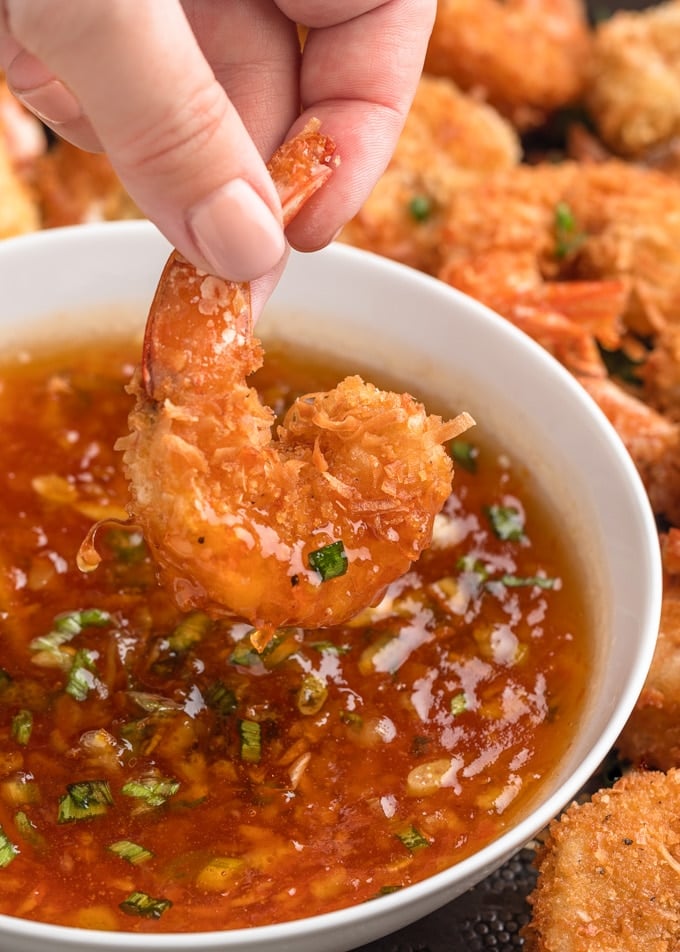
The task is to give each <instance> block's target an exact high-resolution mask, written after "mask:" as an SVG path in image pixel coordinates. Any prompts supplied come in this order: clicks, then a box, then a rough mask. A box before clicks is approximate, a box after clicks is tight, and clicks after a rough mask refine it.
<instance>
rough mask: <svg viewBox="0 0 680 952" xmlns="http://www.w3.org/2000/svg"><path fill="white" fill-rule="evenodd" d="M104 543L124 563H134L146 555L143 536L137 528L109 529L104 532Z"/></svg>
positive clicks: (140, 560)
mask: <svg viewBox="0 0 680 952" xmlns="http://www.w3.org/2000/svg"><path fill="white" fill-rule="evenodd" d="M105 541H106V544H107V545H108V546H109V548H110V549H111V551H112V552H113V555H114V556H115V558H116V559H117V560H118V562H122V563H124V564H125V565H135V564H137V563H138V562H142V561H143V560H144V559H145V558H146V555H147V548H146V543H145V542H144V536H143V535H142V533H141V532H140V531H139V530H138V529H133V530H132V531H129V530H127V529H110V530H109V531H108V532H107V533H106V539H105Z"/></svg>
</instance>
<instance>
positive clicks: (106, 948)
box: [0, 222, 661, 952]
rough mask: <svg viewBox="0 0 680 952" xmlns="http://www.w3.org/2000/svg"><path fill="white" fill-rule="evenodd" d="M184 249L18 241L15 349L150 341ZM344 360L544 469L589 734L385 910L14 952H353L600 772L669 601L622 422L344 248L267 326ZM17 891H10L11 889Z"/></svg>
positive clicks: (3, 257) (499, 330) (296, 289)
mask: <svg viewBox="0 0 680 952" xmlns="http://www.w3.org/2000/svg"><path fill="white" fill-rule="evenodd" d="M167 252H168V246H167V244H166V242H165V241H164V239H162V238H161V237H160V235H159V234H158V232H157V231H156V230H155V229H154V228H153V227H152V226H150V225H149V224H148V223H145V222H125V223H116V224H107V225H88V226H79V227H78V228H73V229H62V230H55V231H48V232H42V233H39V234H37V235H32V236H27V237H22V238H18V239H13V240H10V241H6V242H3V243H0V289H1V297H0V346H2V347H3V348H7V347H17V346H22V347H23V346H26V347H28V348H29V349H30V347H31V346H32V344H31V342H32V341H36V340H40V341H44V340H45V339H48V338H50V339H51V338H52V337H53V336H55V337H64V336H70V335H72V334H81V335H85V336H89V337H91V336H93V335H95V334H98V333H104V334H107V333H111V331H112V330H113V329H114V326H115V325H116V324H120V323H121V321H123V322H126V323H127V322H130V321H131V322H133V323H136V324H137V325H139V326H141V325H142V322H143V319H144V316H145V313H146V310H147V308H148V304H149V302H150V300H151V296H152V294H153V290H154V288H155V284H156V281H157V278H158V275H159V273H160V269H161V266H162V263H163V262H164V260H165V257H166V255H167ZM261 329H262V330H263V331H267V330H270V331H275V332H276V333H277V335H278V336H284V337H288V338H290V339H291V340H303V341H304V342H305V343H306V344H309V343H318V345H319V346H320V347H323V348H324V349H326V350H328V348H329V347H332V348H334V349H335V350H336V351H337V352H339V353H340V354H342V355H343V356H345V357H347V358H348V359H350V360H355V361H359V362H360V364H361V367H362V368H365V367H366V366H367V365H368V366H369V367H370V366H371V365H372V366H374V367H376V368H378V369H386V370H387V371H388V372H390V373H396V374H398V376H399V377H401V378H402V379H412V380H413V381H414V382H415V383H414V387H413V389H414V390H417V391H418V392H419V395H420V393H425V394H434V395H437V400H438V402H442V403H444V404H448V405H449V408H450V409H463V408H464V409H467V410H469V411H470V412H471V413H472V414H473V415H474V416H475V417H476V418H477V420H478V422H479V423H480V425H483V426H484V428H485V429H487V430H489V431H490V432H493V433H496V434H497V435H498V436H499V437H500V438H501V440H502V441H503V442H504V443H505V445H506V446H507V447H508V449H510V450H511V451H512V453H513V455H515V456H521V457H523V458H524V459H525V460H527V461H528V463H529V466H530V468H531V469H532V471H533V472H534V473H535V474H536V475H537V477H538V479H539V482H540V483H541V484H542V485H543V486H544V488H545V490H546V492H547V494H548V495H549V497H550V499H551V502H552V504H553V506H554V510H555V513H556V516H557V518H558V519H559V520H560V522H561V524H562V525H563V526H564V531H565V533H566V534H567V536H568V538H570V540H571V542H572V544H573V545H574V546H576V547H577V551H578V553H579V556H580V558H582V559H583V560H584V565H585V568H586V577H587V578H588V579H589V580H590V596H591V599H592V603H593V608H594V613H595V616H596V627H597V628H598V631H599V635H600V638H599V641H598V644H597V646H596V650H595V660H594V671H593V677H592V683H591V686H590V692H589V698H588V700H587V703H586V710H585V711H584V718H583V725H582V729H581V730H580V733H579V734H578V736H577V737H575V738H574V741H573V743H572V745H571V747H570V749H569V751H568V752H567V755H566V757H565V758H564V759H563V761H562V763H561V764H560V765H559V766H558V767H557V769H556V771H555V774H554V776H553V777H552V778H550V779H549V781H548V782H547V784H546V785H545V786H544V787H543V789H542V791H541V793H540V797H539V799H538V801H537V802H536V803H535V804H534V805H533V806H534V808H533V812H531V813H530V815H528V816H526V817H525V818H524V819H523V820H521V821H520V822H519V823H518V825H517V826H516V827H515V828H513V829H511V830H509V831H508V832H506V833H505V834H504V835H503V836H502V837H501V838H500V839H498V840H497V841H496V842H494V843H492V844H491V845H490V846H488V847H486V848H485V849H483V850H481V851H480V852H479V853H478V854H477V855H475V856H472V857H470V858H468V859H466V860H464V861H462V862H461V863H459V864H458V865H456V866H454V867H452V868H450V869H449V870H446V871H444V872H442V873H439V874H438V875H436V876H433V877H431V878H430V879H428V880H426V881H424V882H421V883H418V884H416V885H414V886H410V887H408V888H405V889H402V890H400V891H399V892H396V893H393V894H391V895H388V896H385V897H383V898H381V899H380V900H376V901H374V902H370V903H364V904H362V905H360V906H355V907H353V908H349V909H344V910H341V911H338V912H333V913H330V914H328V915H324V916H318V917H314V918H310V919H305V920H301V921H298V922H291V923H285V924H282V925H273V926H267V927H264V928H256V929H252V930H237V931H231V932H230V931H226V932H212V933H194V934H190V935H152V934H121V933H103V932H91V931H88V930H76V929H66V928H61V927H56V926H49V925H43V924H37V923H31V922H27V921H23V920H20V919H14V918H11V917H8V916H0V949H2V950H7V952H57V950H59V952H67V950H68V952H76V950H81V952H82V950H95V949H96V950H102V952H123V950H125V952H151V950H159V952H160V950H164V952H172V950H177V952H178V950H186V952H189V950H191V952H208V950H232V952H233V950H237V949H238V950H248V952H273V950H276V952H343V950H348V949H351V948H355V947H356V946H358V945H361V944H363V943H366V942H369V941H371V940H372V939H375V938H377V937H378V936H381V935H385V934H387V933H389V932H392V931H394V930H396V929H398V928H400V927H401V926H403V925H405V924H406V923H408V922H411V921H413V920H415V919H417V918H419V917H421V916H424V915H426V914H427V913H428V912H431V911H432V910H434V909H436V908H437V907H439V906H441V905H443V904H445V903H446V902H448V901H449V900H451V899H452V898H454V897H455V896H457V895H459V894H461V893H462V892H463V891H465V890H466V889H468V888H470V887H471V886H473V885H474V884H475V883H477V882H478V881H480V880H481V879H482V878H484V877H485V876H486V875H487V874H488V873H489V872H491V871H492V870H493V869H495V868H496V867H498V866H499V865H500V864H501V863H502V862H504V861H505V860H506V859H507V858H508V857H510V856H511V855H512V854H513V853H514V852H515V851H516V850H518V849H519V848H521V847H522V846H523V845H524V844H525V843H526V841H527V840H529V839H530V838H531V837H532V836H533V835H534V834H535V833H537V832H538V831H539V830H540V829H541V828H542V827H543V826H544V825H545V824H546V823H547V822H548V821H549V820H550V819H551V818H552V817H553V816H554V815H555V814H557V813H558V812H559V810H560V809H561V808H562V807H563V806H564V805H565V804H566V803H567V802H568V801H569V800H570V799H571V798H572V797H573V796H574V795H575V794H576V793H577V792H578V790H579V789H580V787H581V786H582V785H583V784H584V783H585V781H586V780H587V779H588V778H589V777H590V776H591V775H592V774H593V773H594V772H595V770H596V769H597V767H598V766H599V764H600V762H601V760H602V759H603V758H604V756H605V755H606V753H607V752H608V750H609V749H610V747H611V746H612V745H613V743H614V741H615V739H616V737H617V735H618V733H619V732H620V730H621V728H622V727H623V725H624V723H625V721H626V719H627V717H628V715H629V713H630V711H631V709H632V707H633V704H634V702H635V699H636V697H637V695H638V694H639V691H640V689H641V687H642V683H643V680H644V677H645V675H646V672H647V670H648V667H649V664H650V661H651V657H652V653H653V648H654V642H655V638H656V632H657V629H658V620H659V612H660V600H661V575H660V565H659V555H658V542H657V536H656V530H655V527H654V522H653V519H652V516H651V513H650V510H649V506H648V503H647V498H646V495H645V492H644V489H643V488H642V485H641V483H640V480H639V479H638V476H637V473H636V472H635V470H634V467H633V465H632V463H631V462H630V459H629V457H628V455H627V453H626V451H625V450H624V449H623V447H622V445H621V444H620V442H619V441H618V438H617V437H616V436H615V434H614V433H613V430H612V429H611V428H610V426H609V424H608V423H607V421H606V420H605V418H604V416H603V415H602V414H601V413H600V412H599V411H598V410H597V409H596V408H595V407H594V405H593V404H592V403H591V401H590V399H589V398H588V397H587V396H586V395H585V394H584V393H583V392H582V390H581V388H580V387H579V386H578V385H577V384H576V383H575V382H574V381H573V380H572V379H571V377H570V376H569V375H568V374H567V373H566V372H565V371H563V370H562V368H561V367H560V366H559V365H558V364H557V363H556V362H555V361H553V360H552V359H551V358H550V357H548V356H547V355H546V354H545V353H544V352H543V351H542V350H541V349H540V348H539V347H538V346H537V345H534V344H533V343H532V342H531V341H529V340H528V339H527V338H526V337H525V336H524V335H523V334H521V333H520V332H519V331H517V330H515V329H514V328H513V327H511V326H510V325H508V324H507V323H506V322H504V321H502V320H501V319H499V318H498V317H497V316H496V315H494V314H492V313H491V312H489V311H488V310H486V309H485V308H483V307H481V306H480V305H478V304H476V303H475V302H473V301H470V300H469V299H468V298H466V297H464V296H463V295H460V294H458V293H457V292H455V291H453V290H451V289H450V288H447V287H445V286H444V285H443V284H441V283H440V282H437V281H435V280H434V279H430V278H428V277H426V276H424V275H421V274H419V273H417V272H414V271H410V270H408V269H405V268H402V267H401V266H399V265H396V264H393V263H392V262H389V261H386V260H383V259H380V258H376V257H374V256H372V255H368V254H365V253H362V252H357V251H355V250H354V249H351V248H347V247H344V246H341V245H334V246H332V247H331V248H329V249H326V250H325V251H323V252H319V253H316V254H314V255H307V256H305V255H293V256H292V258H291V261H290V263H289V266H288V268H287V270H286V272H285V274H284V277H283V279H282V281H281V283H280V285H279V287H278V288H277V291H276V293H275V295H274V298H273V299H272V301H271V302H270V304H269V306H268V309H267V312H266V315H265V317H264V319H263V324H262V325H261ZM0 888H1V883H0Z"/></svg>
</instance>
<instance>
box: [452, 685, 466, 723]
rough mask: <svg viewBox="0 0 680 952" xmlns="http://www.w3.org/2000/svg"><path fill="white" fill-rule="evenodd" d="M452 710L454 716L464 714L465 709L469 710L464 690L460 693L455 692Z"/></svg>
mask: <svg viewBox="0 0 680 952" xmlns="http://www.w3.org/2000/svg"><path fill="white" fill-rule="evenodd" d="M450 710H451V713H452V714H453V716H454V717H457V716H458V715H459V714H462V713H463V711H467V700H466V698H465V694H464V693H463V692H462V691H461V692H460V694H454V696H453V697H452V698H451V704H450Z"/></svg>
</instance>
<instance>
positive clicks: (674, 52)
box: [584, 0, 680, 158]
mask: <svg viewBox="0 0 680 952" xmlns="http://www.w3.org/2000/svg"><path fill="white" fill-rule="evenodd" d="M584 102H585V105H586V108H587V109H588V111H589V113H590V115H591V117H592V119H593V121H594V122H595V125H596V127H597V130H598V132H599V135H600V136H601V138H602V139H603V141H604V142H605V143H606V144H607V145H608V146H609V147H610V148H611V149H612V150H613V151H614V152H616V153H618V154H620V155H624V156H627V157H631V158H641V157H644V156H645V155H646V154H647V153H648V151H649V150H652V149H659V148H660V147H661V146H664V145H671V144H672V143H673V140H674V139H677V138H678V137H680V2H679V0H669V2H666V3H661V4H659V5H658V6H653V7H650V8H648V9H646V10H642V11H623V10H622V11H619V12H618V13H615V14H614V16H612V17H611V18H610V19H608V20H604V21H603V22H602V23H600V24H599V25H598V26H597V28H596V30H595V36H594V41H593V49H592V56H591V61H590V64H589V69H588V82H587V87H586V92H585V96H584Z"/></svg>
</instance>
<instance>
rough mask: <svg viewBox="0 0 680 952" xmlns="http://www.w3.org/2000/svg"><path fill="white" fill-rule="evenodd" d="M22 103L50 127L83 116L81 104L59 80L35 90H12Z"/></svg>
mask: <svg viewBox="0 0 680 952" xmlns="http://www.w3.org/2000/svg"><path fill="white" fill-rule="evenodd" d="M12 91H13V92H14V94H15V95H16V96H17V98H18V99H20V100H21V102H22V103H23V104H24V105H25V106H27V107H28V108H29V109H30V110H31V112H33V113H35V115H36V116H38V118H39V119H42V120H43V121H44V122H46V123H48V124H49V125H61V124H62V123H64V122H73V120H74V119H79V118H80V117H81V116H82V109H81V108H80V103H79V102H78V100H77V99H76V97H75V96H74V95H73V93H72V92H70V90H68V89H67V88H66V86H64V84H63V83H62V82H60V81H59V80H58V79H50V80H49V81H48V82H46V83H43V85H42V86H36V87H35V88H34V89H22V90H18V89H14V88H13V90H12Z"/></svg>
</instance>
